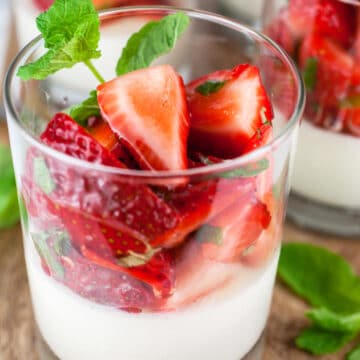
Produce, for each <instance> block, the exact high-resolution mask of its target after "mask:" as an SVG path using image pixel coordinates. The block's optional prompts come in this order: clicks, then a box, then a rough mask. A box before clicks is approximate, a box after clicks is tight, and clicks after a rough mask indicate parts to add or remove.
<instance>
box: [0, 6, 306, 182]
mask: <svg viewBox="0 0 360 360" xmlns="http://www.w3.org/2000/svg"><path fill="white" fill-rule="evenodd" d="M154 11H159V12H166V13H175V12H178V11H182V12H184V13H185V14H186V15H188V16H189V17H190V18H195V19H200V20H205V21H208V22H212V23H216V24H217V25H220V26H224V27H226V28H228V29H231V30H234V31H237V32H242V33H246V34H248V35H250V36H251V38H252V39H256V40H260V41H263V42H265V43H266V44H268V45H269V46H270V48H271V49H272V50H275V51H276V53H277V54H278V56H279V58H282V60H283V61H284V63H285V64H286V65H287V67H288V68H289V70H290V72H291V73H292V75H293V79H294V83H295V85H294V86H296V87H297V99H296V102H295V106H294V111H293V113H292V114H291V116H289V120H288V121H287V123H286V125H285V126H283V127H282V129H281V131H280V132H279V134H277V136H275V137H274V138H273V139H272V140H271V141H270V142H269V143H267V144H265V145H263V146H261V147H259V148H257V149H255V150H253V151H251V152H249V153H247V154H244V155H241V156H239V157H236V158H234V159H229V160H225V161H224V162H221V163H217V164H211V165H206V166H203V167H198V168H192V169H185V170H156V171H155V170H134V169H123V168H118V167H112V166H107V165H102V164H97V163H92V162H89V161H86V160H81V159H77V158H74V157H72V156H70V155H67V154H64V153H62V152H60V151H57V150H55V149H53V148H51V147H49V146H48V145H46V144H44V143H43V142H41V141H40V140H39V139H37V138H36V137H34V136H33V135H31V134H30V133H29V132H28V130H27V129H26V128H25V127H24V126H23V125H22V124H21V123H20V121H19V116H18V113H17V111H16V108H15V106H14V103H13V100H12V97H11V94H10V92H11V85H12V83H13V80H14V78H15V77H16V70H17V69H18V67H19V65H21V63H22V61H23V60H24V59H26V58H27V57H28V56H29V55H30V54H31V53H32V52H33V51H34V49H35V48H36V47H37V46H40V45H41V40H42V36H41V35H38V36H37V37H35V38H34V39H33V40H31V41H30V42H29V43H28V44H27V45H25V46H24V47H23V48H22V49H21V50H20V51H19V52H18V54H17V55H16V56H15V58H14V59H13V61H12V62H11V64H10V66H9V68H8V70H7V73H6V76H5V80H4V85H3V86H4V104H5V109H6V113H7V121H10V122H11V123H12V124H15V126H16V127H17V128H18V130H19V131H20V132H21V133H22V135H23V136H24V137H25V138H26V140H27V141H28V142H29V143H30V144H32V145H33V146H35V147H36V148H38V149H39V150H41V151H42V152H44V153H45V154H48V155H50V156H51V157H53V158H56V159H59V160H61V161H62V162H65V163H70V164H71V165H73V166H79V167H82V168H84V169H88V170H93V171H96V170H97V171H99V172H104V173H108V174H113V175H121V176H125V177H133V178H138V179H142V178H143V179H154V180H159V179H161V180H163V179H174V178H182V177H196V176H206V175H213V174H217V173H223V172H228V171H232V170H234V169H236V168H239V167H241V166H246V165H247V164H249V163H252V162H255V161H257V160H258V159H259V158H263V157H265V156H266V154H268V153H269V152H271V151H272V150H273V149H274V148H276V147H277V146H278V145H279V144H281V143H283V142H284V141H285V140H286V139H287V138H288V136H289V135H290V134H291V133H292V131H293V130H294V129H295V127H296V125H297V124H298V123H299V122H300V119H301V117H302V114H303V110H304V106H305V86H304V83H303V79H302V77H301V75H300V72H299V70H298V69H297V67H296V65H295V63H294V61H293V60H292V59H291V57H290V56H289V55H288V54H287V53H286V52H285V50H283V49H282V48H281V47H280V46H279V45H277V44H276V43H275V42H274V41H273V40H271V39H270V38H269V37H267V36H266V35H264V34H262V33H260V32H258V31H256V30H254V29H252V28H250V27H248V26H246V25H244V24H242V23H240V22H238V21H236V20H232V19H230V18H227V17H225V16H222V15H218V14H215V13H212V12H209V11H204V10H197V9H196V10H193V9H186V8H181V7H174V6H156V5H155V6H126V7H121V8H113V9H107V10H102V11H100V12H99V15H100V19H102V18H104V17H105V18H106V16H113V15H119V14H126V13H129V14H130V15H132V13H137V12H154Z"/></svg>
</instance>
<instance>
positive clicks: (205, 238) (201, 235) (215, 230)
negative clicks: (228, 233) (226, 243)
mask: <svg viewBox="0 0 360 360" xmlns="http://www.w3.org/2000/svg"><path fill="white" fill-rule="evenodd" d="M223 235H224V234H223V230H222V228H221V227H219V226H213V225H210V224H205V225H203V226H202V227H201V228H200V229H199V230H198V231H197V232H196V241H198V242H199V243H211V244H215V245H218V246H221V245H222V244H223Z"/></svg>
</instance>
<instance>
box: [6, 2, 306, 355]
mask: <svg viewBox="0 0 360 360" xmlns="http://www.w3.org/2000/svg"><path fill="white" fill-rule="evenodd" d="M179 11H180V10H177V9H174V8H146V7H134V8H123V9H118V10H108V11H106V12H104V13H102V14H101V23H102V24H105V27H106V23H107V22H109V21H110V22H119V23H121V22H123V21H125V22H127V23H128V22H131V21H134V23H135V24H139V18H141V19H144V18H148V19H158V20H157V21H159V19H162V20H161V21H163V19H165V18H168V17H169V16H175V15H177V14H182V15H181V16H186V17H187V18H188V19H189V22H190V25H189V27H188V28H187V29H186V30H184V33H183V35H182V36H181V37H180V39H179V41H178V44H176V47H178V46H179V47H180V48H181V52H179V51H176V47H175V49H174V51H171V52H170V53H168V54H167V55H166V56H163V57H160V58H158V59H157V60H156V61H155V62H154V64H152V65H151V66H150V67H145V68H141V69H137V70H133V71H130V72H127V73H124V72H126V71H123V69H124V68H126V67H129V66H130V65H129V62H126V61H125V62H122V61H120V62H119V63H118V65H119V64H120V65H119V66H118V67H117V70H118V74H119V73H121V74H122V75H119V76H118V77H115V76H114V75H113V77H112V78H109V79H107V81H100V82H102V83H101V84H98V85H97V87H96V90H95V91H93V92H92V94H93V96H94V97H95V100H96V101H97V103H98V105H99V113H98V114H97V115H96V116H94V115H92V116H89V117H87V116H85V117H83V118H82V120H81V121H80V120H79V119H77V120H78V122H76V121H75V120H74V119H73V118H72V117H70V115H69V111H68V108H69V107H70V106H71V105H73V103H74V102H76V101H77V99H75V100H74V99H73V98H72V94H73V93H74V88H71V86H70V85H71V83H68V88H67V91H68V92H65V93H64V97H63V99H62V101H59V93H58V92H55V96H53V89H54V88H56V84H54V82H55V83H56V82H57V81H58V80H59V78H60V77H61V74H62V71H60V72H58V73H57V75H56V76H50V77H48V78H47V79H45V80H35V79H30V80H27V81H24V80H22V79H20V78H19V77H17V76H16V73H18V74H20V73H22V74H24V73H25V72H24V71H22V69H23V68H24V65H25V64H29V63H33V62H34V61H38V59H39V57H41V56H42V55H43V54H44V51H45V50H44V42H43V41H42V40H41V38H36V39H35V40H34V41H32V42H31V43H30V44H29V45H27V46H26V47H25V48H24V49H23V50H22V51H21V52H20V54H19V55H18V57H17V58H16V60H15V61H14V63H13V64H12V65H11V67H10V69H9V72H8V75H7V78H6V94H5V102H6V110H7V115H8V124H9V132H10V140H11V145H12V152H13V159H14V164H15V171H16V179H17V185H18V190H19V197H20V199H21V200H20V202H21V204H22V205H23V206H22V209H23V211H22V226H23V231H24V248H25V258H26V264H27V271H28V277H29V283H30V289H31V296H32V300H33V307H34V312H35V317H36V321H37V324H38V327H39V329H40V332H41V334H42V336H43V338H44V339H45V341H46V343H47V344H48V345H49V347H50V348H51V349H52V351H53V352H54V353H55V354H56V355H57V356H58V357H59V358H61V359H67V360H72V359H73V360H75V359H76V360H77V359H91V360H93V359H94V360H95V359H96V360H99V359H107V360H113V359H114V360H115V359H120V358H121V359H156V360H158V359H172V360H176V359H179V360H180V359H181V360H182V359H224V360H235V359H244V358H245V356H246V355H247V354H248V353H249V352H250V351H251V349H252V348H253V347H254V346H255V345H256V343H257V342H258V340H259V339H260V337H261V335H262V332H263V330H264V327H265V324H266V320H267V317H268V314H269V308H270V303H271V295H272V289H273V285H274V280H275V274H276V267H277V262H278V256H279V250H280V242H281V237H282V226H283V219H284V212H285V206H286V199H287V195H288V189H289V170H290V165H291V162H292V155H293V149H294V143H295V140H296V135H297V128H298V123H299V119H300V118H301V116H302V110H303V105H304V90H303V86H302V82H301V79H300V76H299V74H298V72H297V70H296V67H295V66H294V64H293V63H292V61H291V60H290V58H289V57H288V56H287V55H286V54H285V53H284V52H283V51H282V50H281V49H280V48H279V47H277V45H275V44H274V43H272V42H271V41H270V40H269V39H267V38H265V37H264V36H263V35H261V34H259V33H257V32H255V31H253V30H251V29H249V28H247V27H245V26H243V25H241V24H238V23H236V22H233V21H231V20H229V19H226V18H224V17H220V16H217V15H213V14H209V13H206V12H201V11H190V10H181V11H180V12H179ZM165 16H166V17H165ZM151 26H154V23H152V25H151ZM102 29H103V27H101V32H102ZM147 29H149V27H148V28H147ZM209 29H210V30H211V31H210V32H209ZM137 30H139V29H137ZM189 30H191V31H192V33H191V36H189V34H187V32H188V31H189ZM140 33H142V34H144V30H142V31H140V32H139V33H137V36H139V34H140ZM119 36H120V37H121V36H122V34H119ZM133 40H134V38H130V40H129V42H128V45H129V43H130V42H131V41H133ZM128 45H127V47H126V49H128ZM126 49H125V50H126ZM125 50H124V51H123V55H124V53H125V52H126V53H127V51H125ZM127 54H128V53H127ZM123 55H122V56H121V59H123ZM102 56H103V57H105V58H110V59H111V58H113V57H114V58H118V56H119V53H118V52H117V51H114V50H113V51H110V52H103V54H102ZM111 62H113V61H111ZM115 63H116V61H115ZM26 66H27V65H26ZM26 66H25V67H26ZM82 67H84V68H85V67H86V66H84V65H83V64H78V65H76V66H75V67H74V71H75V74H76V69H77V68H82ZM273 68H276V69H281V70H282V73H281V77H280V76H279V77H277V78H276V81H274V78H273V76H272V73H273ZM40 70H42V69H40ZM99 70H100V72H101V70H102V68H101V67H99ZM88 73H89V75H88V82H87V84H89V88H88V90H89V91H90V90H92V87H91V86H92V85H91V84H92V74H91V73H90V72H88ZM24 77H25V76H24ZM98 77H99V78H100V76H98ZM74 79H76V78H74ZM90 79H91V80H90ZM82 81H84V80H82ZM280 81H281V82H282V83H283V84H287V91H286V94H287V98H286V99H287V102H286V106H284V105H283V101H284V93H282V92H281V91H279V86H278V82H280ZM184 84H185V85H184ZM63 85H64V84H63V83H62V84H61V87H63ZM93 100H94V98H93ZM70 114H73V116H74V118H75V115H74V114H75V112H70Z"/></svg>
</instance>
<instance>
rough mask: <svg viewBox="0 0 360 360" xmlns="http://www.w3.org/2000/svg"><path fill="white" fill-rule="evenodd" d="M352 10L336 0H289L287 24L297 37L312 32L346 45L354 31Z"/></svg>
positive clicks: (350, 41) (300, 37)
mask: <svg viewBox="0 0 360 360" xmlns="http://www.w3.org/2000/svg"><path fill="white" fill-rule="evenodd" d="M354 10H355V9H354V8H353V7H352V6H351V5H348V4H345V3H343V2H341V1H338V0H305V1H304V0H291V1H290V2H289V6H288V9H287V10H286V11H287V16H286V17H287V22H288V23H287V25H288V27H289V29H290V32H291V33H292V34H293V36H294V37H295V38H297V39H302V38H303V37H304V36H306V35H308V34H309V33H311V32H314V33H316V34H318V35H320V36H324V37H329V38H331V39H333V40H335V41H337V42H338V43H339V44H340V45H342V46H345V47H348V46H349V45H350V44H351V43H352V40H353V38H354V33H355V19H354V16H353V12H354Z"/></svg>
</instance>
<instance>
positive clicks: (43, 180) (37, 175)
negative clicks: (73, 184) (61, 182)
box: [33, 157, 56, 195]
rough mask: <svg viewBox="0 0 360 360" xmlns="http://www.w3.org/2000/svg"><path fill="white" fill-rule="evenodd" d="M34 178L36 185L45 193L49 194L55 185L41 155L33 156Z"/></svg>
mask: <svg viewBox="0 0 360 360" xmlns="http://www.w3.org/2000/svg"><path fill="white" fill-rule="evenodd" d="M33 166H34V180H35V183H36V185H38V186H39V187H40V189H41V190H42V191H43V192H44V193H45V194H47V195H49V194H51V193H52V192H53V191H54V190H55V188H56V185H55V183H54V181H53V179H52V178H51V174H50V170H49V168H48V167H47V165H46V162H45V159H44V158H42V157H37V158H34V160H33Z"/></svg>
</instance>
